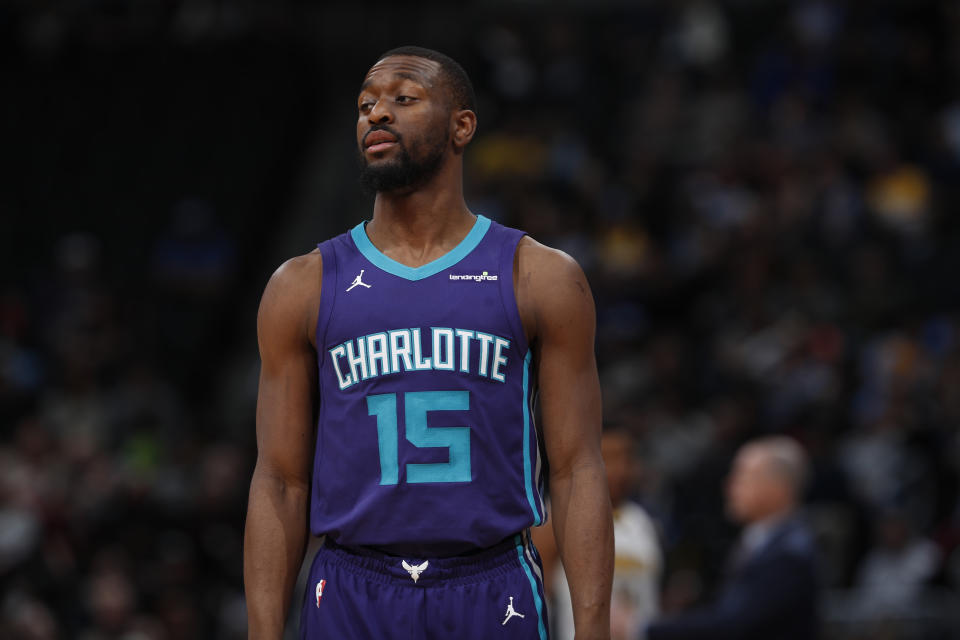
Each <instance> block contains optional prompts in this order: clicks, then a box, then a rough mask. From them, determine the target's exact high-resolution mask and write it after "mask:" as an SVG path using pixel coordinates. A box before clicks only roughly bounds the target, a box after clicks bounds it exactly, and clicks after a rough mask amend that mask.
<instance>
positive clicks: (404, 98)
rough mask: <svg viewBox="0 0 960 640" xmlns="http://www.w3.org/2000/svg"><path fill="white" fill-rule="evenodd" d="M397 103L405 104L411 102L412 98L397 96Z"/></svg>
mask: <svg viewBox="0 0 960 640" xmlns="http://www.w3.org/2000/svg"><path fill="white" fill-rule="evenodd" d="M397 102H399V103H401V104H403V103H406V102H413V98H412V97H410V96H397Z"/></svg>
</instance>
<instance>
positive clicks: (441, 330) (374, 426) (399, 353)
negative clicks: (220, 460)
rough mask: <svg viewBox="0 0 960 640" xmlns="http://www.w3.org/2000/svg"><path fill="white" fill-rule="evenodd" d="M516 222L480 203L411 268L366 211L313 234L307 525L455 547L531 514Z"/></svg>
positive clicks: (534, 442) (529, 384)
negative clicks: (447, 243)
mask: <svg viewBox="0 0 960 640" xmlns="http://www.w3.org/2000/svg"><path fill="white" fill-rule="evenodd" d="M523 235H524V234H523V232H521V231H517V230H515V229H510V228H507V227H504V226H502V225H500V224H498V223H496V222H492V221H490V220H489V219H487V218H485V217H483V216H478V217H477V221H476V223H475V224H474V226H473V228H472V230H471V231H470V232H469V233H468V234H467V236H466V237H465V238H464V239H463V241H461V242H460V244H459V245H457V247H456V248H454V249H453V250H452V251H450V252H449V253H447V254H446V255H444V256H442V257H441V258H438V259H437V260H434V261H433V262H430V263H428V264H425V265H423V266H421V267H417V268H411V267H408V266H406V265H403V264H400V263H399V262H396V261H394V260H392V259H391V258H389V257H387V256H386V255H385V254H383V253H381V252H380V251H379V250H378V249H377V248H376V247H375V246H374V245H373V244H372V243H371V242H370V240H369V238H368V237H367V234H366V230H365V223H361V224H359V225H357V226H356V227H355V228H354V229H353V230H352V231H351V232H349V233H345V234H343V235H340V236H338V237H336V238H333V239H331V240H328V241H326V242H324V243H322V244H320V245H319V248H320V251H321V254H322V257H323V282H322V290H321V294H320V296H321V300H320V311H319V316H318V318H317V336H316V338H317V360H318V366H319V386H320V409H319V420H318V429H317V444H316V454H315V458H314V470H313V487H312V497H311V511H310V525H311V530H312V532H313V533H314V534H315V535H321V534H326V535H328V536H329V537H331V538H332V539H334V540H335V541H337V542H338V543H339V544H341V545H353V546H356V545H362V546H373V547H380V548H386V549H397V550H405V551H414V550H430V551H432V552H434V553H436V552H438V551H441V552H446V553H459V552H461V551H465V550H468V549H472V548H482V547H489V546H492V545H494V544H496V543H498V542H500V541H502V540H503V539H504V538H506V537H508V536H510V535H513V534H516V533H517V532H519V531H522V530H524V529H526V528H527V527H529V526H536V525H538V524H540V523H541V522H542V520H543V516H544V507H543V500H542V497H541V496H542V492H543V491H542V490H543V482H542V473H541V464H540V460H541V457H540V447H539V440H538V434H537V430H536V428H535V425H534V422H533V416H532V411H531V404H532V394H533V390H534V386H535V385H534V380H533V374H532V372H531V354H530V350H529V347H528V345H527V341H526V338H525V336H524V332H523V326H522V324H521V321H520V314H519V312H518V310H517V304H516V298H515V296H514V289H513V262H514V254H515V252H516V247H517V243H518V242H519V241H520V239H521V238H522V237H523Z"/></svg>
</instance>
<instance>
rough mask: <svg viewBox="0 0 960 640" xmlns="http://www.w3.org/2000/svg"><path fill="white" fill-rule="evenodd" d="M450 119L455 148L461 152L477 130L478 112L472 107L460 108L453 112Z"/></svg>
mask: <svg viewBox="0 0 960 640" xmlns="http://www.w3.org/2000/svg"><path fill="white" fill-rule="evenodd" d="M450 119H451V126H452V127H453V148H454V150H455V151H456V152H457V153H460V152H462V151H463V149H464V147H466V146H467V145H468V144H469V143H470V141H471V140H472V139H473V134H474V133H476V131H477V114H475V113H474V112H473V111H471V110H470V109H458V110H456V111H454V112H453V114H452V115H451V116H450Z"/></svg>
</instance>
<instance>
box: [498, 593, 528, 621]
mask: <svg viewBox="0 0 960 640" xmlns="http://www.w3.org/2000/svg"><path fill="white" fill-rule="evenodd" d="M513 616H517V617H518V618H526V616H525V615H523V614H522V613H518V612H517V611H516V609H514V608H513V596H510V604H508V605H507V617H506V618H504V619H503V622H502V623H501V625H500V626H503V625H505V624H507V621H508V620H510V618H512V617H513Z"/></svg>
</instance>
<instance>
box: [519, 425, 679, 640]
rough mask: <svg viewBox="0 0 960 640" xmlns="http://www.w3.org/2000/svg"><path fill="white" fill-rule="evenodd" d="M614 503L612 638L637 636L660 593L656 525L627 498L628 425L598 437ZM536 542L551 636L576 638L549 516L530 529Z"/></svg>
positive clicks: (631, 451)
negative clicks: (545, 586) (543, 574)
mask: <svg viewBox="0 0 960 640" xmlns="http://www.w3.org/2000/svg"><path fill="white" fill-rule="evenodd" d="M601 448H602V453H603V463H604V465H605V466H606V469H607V484H608V485H609V487H610V503H611V504H612V505H613V538H614V572H613V592H612V598H611V602H610V627H611V640H626V639H627V638H635V637H636V636H637V633H639V631H640V629H641V628H643V625H644V624H646V623H647V622H649V621H650V620H652V619H653V618H654V617H655V616H656V615H657V612H658V611H659V603H658V592H659V586H660V572H661V568H662V566H663V559H662V554H661V552H660V541H659V540H658V537H657V530H656V527H655V526H654V524H653V521H652V520H651V519H650V516H648V515H647V512H646V511H645V510H644V509H643V507H641V506H640V505H639V504H637V503H636V502H634V501H633V500H631V499H630V495H631V494H632V493H633V491H634V489H635V488H636V480H637V473H638V471H639V460H638V457H637V443H636V441H635V439H634V437H633V434H631V433H630V432H629V431H627V430H626V429H620V428H616V429H610V430H607V431H605V432H604V434H603V440H602V442H601ZM533 532H534V533H533V536H534V545H535V546H536V547H537V549H539V551H540V555H541V559H542V560H543V567H544V572H545V573H546V575H545V576H544V583H545V584H546V585H547V588H548V589H549V594H548V596H549V597H550V598H551V604H552V606H551V607H550V609H549V610H550V627H551V629H550V631H551V637H552V638H554V639H555V640H568V639H572V638H573V637H574V633H573V607H572V606H571V604H570V592H569V590H568V588H567V579H566V575H565V574H564V572H563V567H562V566H561V564H560V559H559V556H558V554H557V548H556V541H555V540H554V536H553V524H552V520H548V521H547V524H546V525H545V526H543V527H538V528H536V529H534V530H533Z"/></svg>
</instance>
